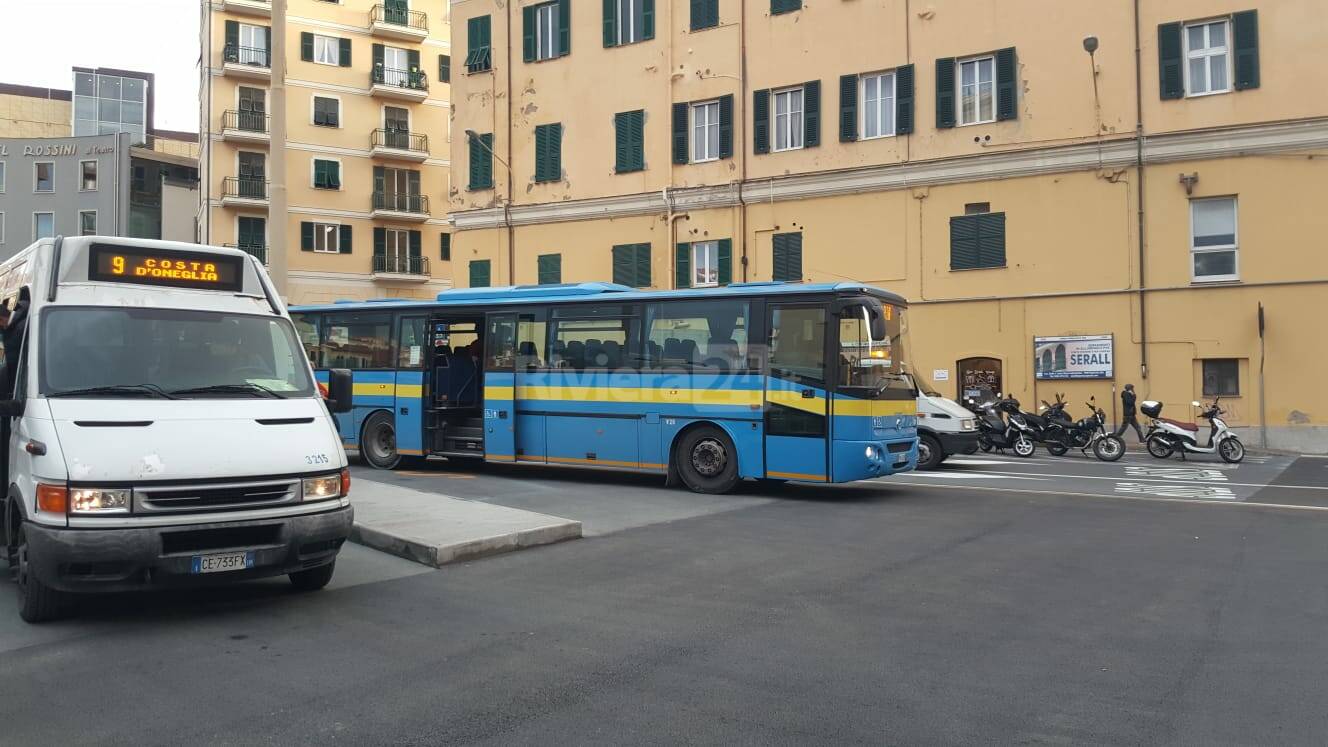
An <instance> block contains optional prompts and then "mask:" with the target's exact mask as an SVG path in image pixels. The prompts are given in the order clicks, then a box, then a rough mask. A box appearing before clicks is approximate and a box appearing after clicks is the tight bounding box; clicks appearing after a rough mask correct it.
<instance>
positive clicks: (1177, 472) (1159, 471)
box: [1125, 467, 1227, 482]
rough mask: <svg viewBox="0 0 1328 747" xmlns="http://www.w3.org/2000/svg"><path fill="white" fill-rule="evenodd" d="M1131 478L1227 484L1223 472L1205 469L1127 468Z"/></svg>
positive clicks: (1126, 472) (1126, 470) (1126, 471)
mask: <svg viewBox="0 0 1328 747" xmlns="http://www.w3.org/2000/svg"><path fill="white" fill-rule="evenodd" d="M1125 474H1127V475H1129V476H1130V477H1157V478H1161V479H1164V480H1195V481H1198V482H1226V481H1227V476H1226V475H1225V474H1223V473H1222V471H1221V470H1216V469H1205V468H1203V467H1126V468H1125Z"/></svg>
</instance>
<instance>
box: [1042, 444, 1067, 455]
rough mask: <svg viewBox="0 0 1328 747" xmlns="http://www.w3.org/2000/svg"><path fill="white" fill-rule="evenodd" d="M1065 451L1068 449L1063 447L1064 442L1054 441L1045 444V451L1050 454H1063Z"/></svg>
mask: <svg viewBox="0 0 1328 747" xmlns="http://www.w3.org/2000/svg"><path fill="white" fill-rule="evenodd" d="M1067 451H1069V449H1067V448H1066V447H1065V444H1062V443H1056V442H1055V441H1053V442H1050V443H1048V444H1047V453H1049V454H1051V455H1052V456H1065V452H1067Z"/></svg>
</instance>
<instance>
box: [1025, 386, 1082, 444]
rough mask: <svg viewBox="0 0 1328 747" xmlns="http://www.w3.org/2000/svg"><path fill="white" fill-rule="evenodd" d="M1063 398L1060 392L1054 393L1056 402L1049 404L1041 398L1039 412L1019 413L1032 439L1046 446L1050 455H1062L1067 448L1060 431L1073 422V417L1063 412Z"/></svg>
mask: <svg viewBox="0 0 1328 747" xmlns="http://www.w3.org/2000/svg"><path fill="white" fill-rule="evenodd" d="M1066 404H1067V403H1066V402H1065V400H1064V399H1063V398H1062V396H1061V395H1060V394H1057V395H1056V403H1055V404H1051V403H1049V402H1047V401H1046V400H1045V399H1044V400H1042V411H1041V413H1040V414H1039V413H1034V412H1024V413H1021V414H1022V415H1023V417H1024V421H1025V422H1026V423H1028V427H1029V429H1030V434H1031V436H1032V438H1033V440H1034V441H1036V442H1038V443H1040V444H1042V445H1044V446H1046V447H1047V452H1048V453H1050V454H1051V455H1052V456H1062V455H1064V454H1065V452H1067V451H1069V449H1068V448H1067V447H1066V446H1065V445H1064V441H1065V439H1064V437H1063V436H1062V435H1061V431H1062V430H1064V429H1065V428H1066V427H1067V426H1071V425H1073V424H1074V419H1073V418H1071V417H1070V415H1069V414H1068V413H1066V412H1065V406H1066Z"/></svg>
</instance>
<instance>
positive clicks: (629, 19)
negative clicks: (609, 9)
mask: <svg viewBox="0 0 1328 747" xmlns="http://www.w3.org/2000/svg"><path fill="white" fill-rule="evenodd" d="M643 2H645V0H613V4H614V6H615V10H616V11H617V12H618V19H617V24H616V25H617V27H618V28H617V29H615V31H616V36H617V39H618V44H619V45H620V46H621V45H623V44H635V43H637V42H639V41H642V36H641V34H642V33H644V32H643V30H642V29H639V28H637V27H636V11H637V9H638V7H640V6H641V4H642V3H643ZM624 4H626V6H627V12H626V13H624V12H623V5H624Z"/></svg>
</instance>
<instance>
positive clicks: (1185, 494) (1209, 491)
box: [1116, 482, 1237, 501]
mask: <svg viewBox="0 0 1328 747" xmlns="http://www.w3.org/2000/svg"><path fill="white" fill-rule="evenodd" d="M1116 492H1117V493H1132V494H1136V495H1151V496H1156V497H1158V498H1189V499H1192V500H1197V499H1199V498H1208V499H1210V500H1218V501H1234V500H1237V498H1236V494H1235V493H1233V492H1231V488H1226V487H1222V486H1220V485H1174V484H1173V485H1158V484H1157V483H1146V482H1118V483H1116Z"/></svg>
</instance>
